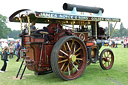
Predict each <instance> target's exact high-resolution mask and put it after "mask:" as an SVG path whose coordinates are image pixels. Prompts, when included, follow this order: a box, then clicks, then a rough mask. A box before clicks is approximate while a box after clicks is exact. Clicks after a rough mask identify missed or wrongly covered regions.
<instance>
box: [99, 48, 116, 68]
mask: <svg viewBox="0 0 128 85" xmlns="http://www.w3.org/2000/svg"><path fill="white" fill-rule="evenodd" d="M99 62H100V66H101V68H102V69H104V70H108V69H111V68H112V66H113V63H114V54H113V52H112V51H111V50H110V49H104V50H103V51H102V52H101V54H100V59H99Z"/></svg>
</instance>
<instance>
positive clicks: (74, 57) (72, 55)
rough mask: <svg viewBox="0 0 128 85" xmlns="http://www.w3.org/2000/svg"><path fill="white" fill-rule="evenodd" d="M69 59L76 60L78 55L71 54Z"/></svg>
mask: <svg viewBox="0 0 128 85" xmlns="http://www.w3.org/2000/svg"><path fill="white" fill-rule="evenodd" d="M69 60H70V61H71V62H75V61H76V55H74V54H71V55H70V57H69Z"/></svg>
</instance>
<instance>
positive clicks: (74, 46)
mask: <svg viewBox="0 0 128 85" xmlns="http://www.w3.org/2000/svg"><path fill="white" fill-rule="evenodd" d="M75 51H76V45H74V49H73V55H74V54H75Z"/></svg>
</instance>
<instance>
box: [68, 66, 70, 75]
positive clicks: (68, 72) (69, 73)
mask: <svg viewBox="0 0 128 85" xmlns="http://www.w3.org/2000/svg"><path fill="white" fill-rule="evenodd" d="M68 75H70V68H69V66H68Z"/></svg>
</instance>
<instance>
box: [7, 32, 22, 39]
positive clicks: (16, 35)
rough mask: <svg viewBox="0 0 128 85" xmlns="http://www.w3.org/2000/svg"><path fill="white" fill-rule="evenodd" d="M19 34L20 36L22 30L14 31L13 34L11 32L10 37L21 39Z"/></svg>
mask: <svg viewBox="0 0 128 85" xmlns="http://www.w3.org/2000/svg"><path fill="white" fill-rule="evenodd" d="M19 34H20V30H12V31H11V32H9V34H8V36H9V37H10V38H14V39H19V38H20V37H19Z"/></svg>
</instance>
